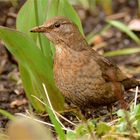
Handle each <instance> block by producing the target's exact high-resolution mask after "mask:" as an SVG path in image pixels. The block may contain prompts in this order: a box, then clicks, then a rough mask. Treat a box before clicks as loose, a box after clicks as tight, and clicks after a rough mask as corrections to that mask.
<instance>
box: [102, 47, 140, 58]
mask: <svg viewBox="0 0 140 140" xmlns="http://www.w3.org/2000/svg"><path fill="white" fill-rule="evenodd" d="M138 52H140V48H125V49H120V50H115V51H109V52H106V53H104V56H109V57H111V56H119V55H128V54H133V53H138Z"/></svg>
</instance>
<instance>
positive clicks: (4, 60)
mask: <svg viewBox="0 0 140 140" xmlns="http://www.w3.org/2000/svg"><path fill="white" fill-rule="evenodd" d="M23 3H24V0H22V1H20V2H19V4H18V5H17V6H13V5H12V4H11V3H10V1H9V2H6V1H1V2H0V17H1V18H0V25H2V26H6V27H9V28H15V22H16V17H17V13H18V11H19V9H20V7H21V6H22V4H23ZM75 9H76V10H77V12H78V14H79V16H80V18H81V21H82V24H83V27H84V32H85V34H86V35H87V34H88V33H89V32H91V31H93V32H94V34H96V33H98V32H99V31H100V30H101V29H103V28H104V27H105V25H106V24H107V23H106V22H105V19H106V18H108V19H115V20H119V21H122V22H123V23H125V24H128V23H129V22H130V21H132V20H133V19H137V18H139V14H138V9H137V2H136V1H133V0H129V1H127V0H116V1H115V2H113V8H112V9H113V12H112V14H111V15H107V14H108V13H107V12H106V11H104V10H103V9H102V8H101V7H100V6H98V8H97V11H96V12H95V13H94V14H93V12H92V11H89V10H88V9H84V8H83V7H82V6H75ZM137 35H139V32H137ZM90 45H91V47H93V48H94V49H96V50H97V51H98V52H99V53H101V54H103V53H104V52H107V51H111V50H116V49H120V48H125V47H132V48H133V47H139V46H138V45H137V44H136V43H134V41H133V40H131V39H130V38H129V37H128V36H127V35H126V34H124V33H122V32H120V31H119V30H117V29H115V28H110V29H109V30H108V31H107V32H106V33H105V34H102V35H98V36H96V38H94V39H93V40H91V44H90ZM99 46H100V47H99ZM109 59H111V61H113V62H114V63H116V64H118V65H119V66H120V68H121V70H122V71H123V72H124V73H126V74H127V75H128V76H134V77H135V78H136V79H140V73H139V69H140V67H139V66H140V58H139V54H138V53H137V54H131V55H125V56H115V57H109ZM133 98H134V89H132V90H130V91H127V92H126V93H125V99H126V100H127V102H128V103H129V102H131V101H132V100H133ZM119 107H120V106H119V105H118V104H117V103H115V104H114V110H117V109H118V108H119ZM0 108H1V109H4V110H6V111H8V112H10V113H12V114H15V113H19V112H25V111H26V109H28V99H27V98H26V95H25V92H24V89H23V87H22V82H21V79H20V73H19V71H18V64H17V61H16V60H15V58H14V57H13V56H12V55H11V54H10V53H9V52H8V50H6V48H5V46H4V43H3V42H2V41H0ZM107 113H108V111H107V109H106V107H102V108H99V109H96V111H93V113H92V114H91V115H90V117H91V116H92V117H93V116H94V117H99V116H102V115H105V114H107ZM69 115H70V114H69V113H67V114H66V115H65V116H67V117H68V118H70V117H69ZM103 120H106V119H105V118H103ZM7 121H8V119H7V118H6V117H4V116H2V115H0V127H5V126H6V124H7Z"/></svg>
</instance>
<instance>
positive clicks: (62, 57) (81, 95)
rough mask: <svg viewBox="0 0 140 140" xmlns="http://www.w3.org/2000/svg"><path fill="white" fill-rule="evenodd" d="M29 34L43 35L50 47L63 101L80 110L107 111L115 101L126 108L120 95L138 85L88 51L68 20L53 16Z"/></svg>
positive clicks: (114, 66)
mask: <svg viewBox="0 0 140 140" xmlns="http://www.w3.org/2000/svg"><path fill="white" fill-rule="evenodd" d="M31 32H38V33H44V34H45V36H46V37H47V38H48V39H49V40H50V41H51V42H52V43H53V44H54V46H55V50H56V51H55V56H54V62H53V73H54V80H55V83H56V86H57V87H58V88H59V90H60V91H61V93H62V94H63V96H64V97H65V99H66V101H68V102H70V103H72V104H74V105H75V106H77V107H78V108H80V109H85V108H92V107H98V106H108V107H109V106H111V105H112V104H113V103H114V102H116V101H120V103H121V107H122V108H124V109H126V108H127V107H126V106H127V105H126V102H125V100H124V91H125V90H129V89H131V88H134V87H136V86H139V85H140V82H139V81H137V80H136V79H134V78H128V77H127V76H126V75H125V74H124V73H123V72H122V71H121V70H120V69H119V67H118V66H117V65H116V64H114V63H113V62H111V61H110V60H108V59H107V58H105V57H104V56H102V55H100V54H99V53H98V52H96V51H95V50H94V49H92V48H91V47H90V46H89V45H88V43H87V41H86V39H85V37H84V35H82V34H81V32H80V30H79V28H78V26H77V25H76V24H75V23H74V22H73V21H72V20H70V19H69V18H67V17H63V16H56V17H53V18H51V19H49V20H47V21H46V22H45V23H44V24H43V25H40V26H37V27H34V28H32V29H31Z"/></svg>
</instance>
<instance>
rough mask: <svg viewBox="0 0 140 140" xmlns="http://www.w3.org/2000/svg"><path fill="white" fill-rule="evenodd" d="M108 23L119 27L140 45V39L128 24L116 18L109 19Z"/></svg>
mask: <svg viewBox="0 0 140 140" xmlns="http://www.w3.org/2000/svg"><path fill="white" fill-rule="evenodd" d="M107 23H109V24H110V25H112V26H114V27H116V28H118V29H119V30H120V31H122V32H124V33H126V34H127V35H128V36H129V37H130V38H131V39H133V40H134V41H135V42H136V43H137V44H139V45H140V39H139V38H138V37H137V35H136V34H134V33H133V32H132V31H131V30H130V29H129V28H128V26H126V25H125V24H123V23H121V22H119V21H115V20H107Z"/></svg>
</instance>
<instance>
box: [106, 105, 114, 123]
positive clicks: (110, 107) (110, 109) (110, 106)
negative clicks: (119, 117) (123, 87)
mask: <svg viewBox="0 0 140 140" xmlns="http://www.w3.org/2000/svg"><path fill="white" fill-rule="evenodd" d="M107 110H108V112H110V119H111V121H112V120H113V115H112V104H110V105H107Z"/></svg>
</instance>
